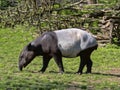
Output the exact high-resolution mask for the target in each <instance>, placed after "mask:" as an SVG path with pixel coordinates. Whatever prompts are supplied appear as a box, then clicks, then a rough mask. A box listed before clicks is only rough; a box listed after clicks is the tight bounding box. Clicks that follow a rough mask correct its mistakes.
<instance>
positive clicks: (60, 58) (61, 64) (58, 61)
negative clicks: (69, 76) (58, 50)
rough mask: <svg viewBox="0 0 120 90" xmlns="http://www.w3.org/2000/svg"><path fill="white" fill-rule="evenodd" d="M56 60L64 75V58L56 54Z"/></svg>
mask: <svg viewBox="0 0 120 90" xmlns="http://www.w3.org/2000/svg"><path fill="white" fill-rule="evenodd" d="M54 59H55V62H56V63H57V65H58V67H59V72H60V73H61V74H62V73H63V72H64V68H63V63H62V56H61V55H60V54H55V55H54Z"/></svg>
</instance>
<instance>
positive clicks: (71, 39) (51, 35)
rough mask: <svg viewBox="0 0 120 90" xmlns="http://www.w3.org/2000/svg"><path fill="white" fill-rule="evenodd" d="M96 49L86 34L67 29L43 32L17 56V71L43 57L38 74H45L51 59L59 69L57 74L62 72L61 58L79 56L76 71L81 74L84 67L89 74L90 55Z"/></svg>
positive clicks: (91, 37) (94, 40) (92, 39)
mask: <svg viewBox="0 0 120 90" xmlns="http://www.w3.org/2000/svg"><path fill="white" fill-rule="evenodd" d="M97 47H98V44H97V41H96V39H95V38H94V37H93V36H92V35H91V34H90V33H88V32H86V31H84V30H81V29H77V28H69V29H62V30H56V31H51V32H45V33H43V34H42V35H41V36H39V37H38V38H36V39H35V40H33V41H32V42H30V43H29V44H28V45H27V46H25V47H24V49H23V50H22V52H21V53H20V56H19V63H18V64H19V69H20V70H21V71H22V69H23V67H24V68H25V67H26V66H27V65H28V64H29V63H30V62H31V61H32V60H33V59H34V58H35V57H36V56H39V55H41V56H43V67H42V69H41V70H40V72H42V73H43V72H45V70H46V68H47V66H48V63H49V61H50V59H51V58H52V57H53V58H54V60H55V62H56V63H57V65H58V67H59V72H60V73H63V72H64V67H63V62H62V57H66V58H74V57H77V56H80V60H81V61H80V66H79V69H78V71H77V73H78V74H82V70H83V68H84V66H85V65H86V67H87V71H86V73H91V68H92V60H91V58H90V56H91V53H92V52H93V51H94V50H96V49H97Z"/></svg>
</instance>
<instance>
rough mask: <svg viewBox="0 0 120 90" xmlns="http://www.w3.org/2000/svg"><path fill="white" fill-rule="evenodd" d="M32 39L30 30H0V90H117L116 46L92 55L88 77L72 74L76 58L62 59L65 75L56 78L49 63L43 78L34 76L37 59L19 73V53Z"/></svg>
mask: <svg viewBox="0 0 120 90" xmlns="http://www.w3.org/2000/svg"><path fill="white" fill-rule="evenodd" d="M35 36H36V34H35V31H34V28H32V29H30V30H29V29H27V28H25V27H21V26H17V27H15V28H14V29H10V28H6V29H0V90H80V89H81V90H120V47H118V46H116V45H107V46H106V47H101V48H100V47H99V48H98V50H97V51H95V52H94V53H93V54H92V59H93V70H92V71H93V73H92V74H83V75H77V74H74V72H76V71H77V69H78V66H79V57H77V58H72V59H66V58H63V63H64V68H65V73H64V74H62V75H61V74H58V67H57V65H56V64H55V62H54V60H53V59H52V60H51V61H50V63H49V66H48V68H47V70H46V72H45V73H44V74H41V73H38V72H37V71H38V70H40V68H41V67H42V58H41V57H37V58H35V59H34V60H33V61H32V63H31V64H29V65H28V66H27V67H26V68H25V69H23V71H22V72H20V71H19V70H18V56H19V53H20V51H21V50H22V48H23V47H24V46H25V45H26V44H27V43H28V42H30V41H32V40H33V39H34V38H35ZM85 69H86V68H85ZM85 69H84V71H85Z"/></svg>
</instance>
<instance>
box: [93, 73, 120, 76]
mask: <svg viewBox="0 0 120 90" xmlns="http://www.w3.org/2000/svg"><path fill="white" fill-rule="evenodd" d="M92 74H95V75H104V76H114V77H120V75H118V74H107V73H99V72H94V73H92Z"/></svg>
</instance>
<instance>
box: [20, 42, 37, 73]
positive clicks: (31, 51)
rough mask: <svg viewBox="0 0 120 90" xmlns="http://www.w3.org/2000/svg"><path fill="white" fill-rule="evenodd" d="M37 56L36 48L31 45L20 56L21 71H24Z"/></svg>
mask: <svg viewBox="0 0 120 90" xmlns="http://www.w3.org/2000/svg"><path fill="white" fill-rule="evenodd" d="M36 56H37V52H36V47H35V46H34V45H32V44H31V43H29V44H28V45H27V46H26V47H24V49H23V50H22V52H21V53H20V56H19V62H18V64H19V70H20V71H22V69H23V67H24V68H25V67H26V66H27V65H28V64H29V63H30V62H31V61H32V60H33V59H34V58H35V57H36Z"/></svg>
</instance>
